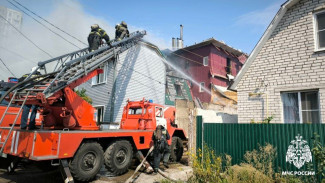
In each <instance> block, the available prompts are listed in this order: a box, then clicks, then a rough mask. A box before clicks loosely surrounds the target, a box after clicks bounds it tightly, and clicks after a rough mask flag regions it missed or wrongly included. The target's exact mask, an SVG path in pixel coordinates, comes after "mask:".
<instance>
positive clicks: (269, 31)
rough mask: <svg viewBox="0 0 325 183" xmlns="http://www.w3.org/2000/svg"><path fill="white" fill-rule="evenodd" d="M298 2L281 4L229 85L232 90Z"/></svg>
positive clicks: (295, 0)
mask: <svg viewBox="0 0 325 183" xmlns="http://www.w3.org/2000/svg"><path fill="white" fill-rule="evenodd" d="M297 2H299V0H288V1H287V2H285V3H284V4H283V5H282V6H281V8H280V9H279V11H278V12H277V14H276V15H275V17H274V18H273V20H272V21H271V23H270V24H269V26H268V27H267V29H266V30H265V32H264V34H263V36H262V37H261V39H260V40H259V41H258V43H257V44H256V46H255V47H254V49H253V51H252V53H251V54H250V56H249V57H248V59H247V60H246V62H245V64H244V66H243V67H242V69H241V70H240V71H239V73H238V74H237V76H236V78H235V79H234V82H233V83H232V85H231V86H230V87H229V89H230V90H237V85H238V83H239V81H240V80H241V79H242V77H243V76H244V74H245V73H246V72H247V70H248V68H249V67H250V66H251V64H252V62H253V61H254V60H255V58H256V56H257V55H258V53H259V52H260V50H261V49H262V48H263V46H264V44H265V43H266V42H267V40H268V39H269V38H270V36H271V34H272V33H273V31H274V29H275V28H276V27H277V25H278V24H279V22H280V20H281V19H282V17H283V16H284V15H285V13H286V12H287V10H288V8H290V7H292V6H293V5H295V4H296V3H297Z"/></svg>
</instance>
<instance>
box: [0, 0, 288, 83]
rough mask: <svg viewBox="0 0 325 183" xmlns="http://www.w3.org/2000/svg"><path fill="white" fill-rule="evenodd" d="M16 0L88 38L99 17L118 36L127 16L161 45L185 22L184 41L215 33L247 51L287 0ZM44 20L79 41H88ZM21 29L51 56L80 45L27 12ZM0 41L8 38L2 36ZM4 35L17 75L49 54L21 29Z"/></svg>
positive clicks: (3, 54)
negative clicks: (9, 34)
mask: <svg viewBox="0 0 325 183" xmlns="http://www.w3.org/2000/svg"><path fill="white" fill-rule="evenodd" d="M8 1H10V2H12V3H14V2H13V0H0V6H6V7H9V8H11V9H15V10H17V8H16V7H14V6H13V5H12V4H10V3H9V2H8ZM16 1H17V2H19V3H21V4H22V5H24V6H26V7H27V8H29V9H30V10H32V11H34V12H35V13H37V14H39V15H40V16H42V17H43V18H45V19H47V20H48V21H50V22H51V23H53V24H54V25H56V26H58V27H59V28H61V29H63V30H65V31H66V32H68V33H70V34H71V35H73V36H75V37H77V38H79V39H80V40H82V41H83V42H85V43H87V36H88V34H89V31H90V25H92V24H94V23H98V24H99V25H100V26H101V27H102V28H103V29H105V30H106V31H107V32H108V34H109V35H110V37H114V27H115V24H117V23H120V22H121V21H122V20H124V21H126V22H127V23H128V26H129V29H130V31H131V32H132V31H135V30H146V31H147V34H148V35H147V36H145V39H146V40H147V41H149V42H152V43H153V44H156V45H157V46H158V47H159V48H160V49H162V50H163V49H167V48H171V39H172V37H175V38H177V37H179V34H180V27H179V26H180V24H182V25H183V26H184V38H183V39H184V46H190V45H192V44H195V43H198V42H201V41H203V40H206V39H208V38H211V37H213V38H215V39H217V40H220V41H224V42H225V43H226V44H228V45H230V46H232V47H234V48H236V49H240V50H242V51H243V52H245V53H248V54H249V53H250V52H251V51H252V50H253V48H254V46H255V45H256V44H257V42H258V40H259V39H260V38H261V36H262V35H263V33H264V31H265V29H266V28H267V26H268V25H269V23H270V22H271V20H272V19H273V17H274V15H275V14H276V12H277V11H278V9H279V8H280V6H281V4H283V3H284V2H285V0H204V1H202V0H201V1H199V0H196V1H195V0H164V1H162V0H137V1H135V0H124V1H108V0H79V1H76V0H46V1H44V0H16ZM18 7H19V6H18ZM0 21H1V20H0ZM43 23H44V22H43ZM44 24H45V25H47V26H48V27H50V28H51V29H52V30H53V31H54V32H57V33H58V34H60V35H62V36H63V37H64V38H65V39H67V40H69V41H70V42H73V43H74V44H75V45H77V46H78V47H82V48H84V47H86V45H84V44H82V43H80V42H78V41H76V40H74V39H71V38H70V37H68V36H66V35H64V34H62V33H61V32H60V31H58V30H56V29H53V28H52V27H51V26H49V25H48V24H46V23H44ZM21 32H22V33H23V34H24V35H25V36H27V37H28V38H29V39H30V40H32V41H33V42H34V43H35V44H36V45H38V46H39V47H41V48H42V49H43V50H45V51H46V52H48V53H50V55H51V56H52V57H54V56H59V55H62V54H64V53H68V52H71V51H75V50H77V49H78V48H77V47H76V46H73V45H72V44H70V43H68V42H67V41H65V40H63V39H62V38H60V37H58V36H57V35H55V34H53V33H52V32H50V31H49V30H48V29H46V28H44V27H43V26H42V25H40V24H39V23H37V22H36V21H35V20H33V19H32V18H30V17H28V16H26V14H24V16H23V25H22V28H21ZM0 41H4V40H1V38H0ZM6 41H7V42H6V43H5V45H7V46H6V48H2V47H0V58H1V59H2V60H3V62H5V64H6V65H7V66H8V68H9V69H10V70H11V71H12V72H13V73H14V74H15V75H16V77H19V76H21V75H23V74H25V73H28V72H29V71H30V69H31V68H32V67H33V66H36V63H37V62H39V61H43V60H47V59H50V57H49V56H48V55H47V54H45V53H44V52H42V51H41V50H39V49H38V48H37V47H36V46H34V45H33V44H32V43H31V42H30V41H28V40H26V39H25V38H24V37H22V36H21V35H20V34H18V33H17V34H14V36H11V37H10V38H9V41H8V39H6ZM9 76H11V74H10V73H9V71H7V69H6V68H5V67H4V65H3V64H2V63H0V80H1V79H4V80H5V79H6V78H7V77H9Z"/></svg>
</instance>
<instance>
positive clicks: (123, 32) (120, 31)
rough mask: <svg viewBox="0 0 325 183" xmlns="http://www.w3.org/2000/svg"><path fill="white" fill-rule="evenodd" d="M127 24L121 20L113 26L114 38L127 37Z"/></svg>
mask: <svg viewBox="0 0 325 183" xmlns="http://www.w3.org/2000/svg"><path fill="white" fill-rule="evenodd" d="M129 36H130V34H129V30H128V25H127V24H126V23H125V22H124V21H122V22H121V24H117V25H116V26H115V40H116V41H120V40H122V39H123V38H125V37H129Z"/></svg>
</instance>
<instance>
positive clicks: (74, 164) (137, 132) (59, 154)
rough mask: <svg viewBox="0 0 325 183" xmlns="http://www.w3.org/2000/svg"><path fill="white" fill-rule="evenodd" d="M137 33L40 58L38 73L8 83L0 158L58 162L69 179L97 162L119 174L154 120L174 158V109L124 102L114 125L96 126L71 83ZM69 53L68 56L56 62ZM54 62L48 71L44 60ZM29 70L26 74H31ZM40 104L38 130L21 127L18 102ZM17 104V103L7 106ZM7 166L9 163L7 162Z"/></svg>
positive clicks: (178, 134) (177, 152)
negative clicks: (94, 48)
mask: <svg viewBox="0 0 325 183" xmlns="http://www.w3.org/2000/svg"><path fill="white" fill-rule="evenodd" d="M143 35H144V33H143V32H137V33H135V34H132V35H131V36H130V37H129V38H126V39H124V40H122V41H120V42H116V43H113V46H112V47H109V46H104V47H102V48H100V49H99V50H97V51H94V52H91V53H89V52H88V50H87V49H83V50H79V51H77V52H73V53H70V54H66V55H63V56H60V57H57V58H54V59H51V60H49V61H45V62H40V63H39V64H38V66H39V67H38V68H37V69H36V70H35V72H36V71H42V72H44V74H42V75H40V76H36V77H27V78H26V79H25V80H24V81H23V82H20V83H18V84H16V85H15V86H13V87H12V88H10V89H9V90H8V91H7V92H6V93H5V94H4V95H3V96H2V97H1V98H0V103H1V101H3V100H6V101H8V102H9V104H8V106H6V107H2V109H3V110H0V111H2V114H0V117H1V119H0V155H1V156H2V157H3V158H4V159H2V160H1V162H5V161H6V160H12V159H16V160H17V159H29V160H33V161H38V162H40V161H43V162H44V161H45V162H52V163H53V162H60V164H61V166H63V169H64V170H65V171H66V173H67V174H68V175H69V173H70V172H71V174H72V176H73V177H74V179H75V180H78V181H89V180H92V179H93V178H94V177H95V176H96V174H97V173H98V172H99V170H100V168H101V167H102V165H103V164H105V167H106V169H107V171H108V172H110V173H111V174H112V175H120V174H123V173H125V172H126V171H127V170H128V168H129V166H130V164H131V160H132V158H133V156H134V154H135V153H136V152H138V151H146V150H148V149H149V148H150V147H151V146H152V145H153V143H152V134H153V131H154V130H155V128H156V126H157V125H163V126H165V127H166V128H167V130H168V132H169V134H170V135H171V137H172V139H170V140H169V141H168V143H169V144H170V145H171V159H172V160H173V161H178V160H180V158H181V156H182V154H183V143H182V141H183V140H186V136H185V133H184V131H183V130H182V129H179V128H177V126H176V125H175V123H174V121H175V108H173V107H169V108H165V107H164V106H162V105H159V104H155V103H151V102H150V101H147V100H145V99H143V100H141V101H127V102H126V106H125V107H124V110H123V116H122V120H121V122H120V129H118V130H101V128H100V125H98V124H97V123H96V121H95V119H94V111H95V109H94V108H93V107H92V106H91V105H90V104H89V103H87V102H86V101H85V100H83V99H82V98H81V97H79V96H78V95H77V94H76V93H75V92H74V88H75V87H76V86H79V85H80V84H82V83H84V82H86V81H87V80H89V79H91V78H92V77H94V76H96V75H98V74H100V73H102V72H103V71H102V70H101V69H99V67H100V66H101V65H102V64H104V63H105V62H108V61H111V60H113V59H114V58H115V57H116V54H117V53H120V52H122V51H124V50H126V49H127V48H129V47H130V46H132V45H134V44H137V43H138V42H139V41H141V38H142V36H143ZM65 58H70V59H71V60H70V61H67V60H65V61H62V60H64V59H65ZM53 62H56V63H60V64H61V65H59V66H58V65H57V67H56V68H57V69H54V70H53V72H47V71H48V68H47V67H46V65H48V64H49V63H51V64H53ZM32 75H33V73H31V75H30V76H32ZM27 104H28V105H38V106H40V111H39V113H40V119H41V120H42V125H41V129H39V130H21V129H20V128H19V121H20V120H19V118H20V116H21V111H22V106H24V105H27ZM13 105H18V106H19V107H13ZM9 168H13V167H11V166H9Z"/></svg>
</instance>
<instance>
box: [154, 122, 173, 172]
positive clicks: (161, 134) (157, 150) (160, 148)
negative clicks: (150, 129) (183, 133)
mask: <svg viewBox="0 0 325 183" xmlns="http://www.w3.org/2000/svg"><path fill="white" fill-rule="evenodd" d="M169 139H170V136H169V133H168V131H167V130H166V129H165V128H164V127H163V126H162V125H158V126H157V128H156V130H155V131H154V133H153V135H152V140H153V142H154V150H153V156H154V162H153V168H154V171H155V172H157V171H158V169H159V164H160V160H161V158H162V157H163V163H164V166H165V167H166V168H168V164H167V163H168V160H169V156H170V148H169V146H168V143H167V140H169Z"/></svg>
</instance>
